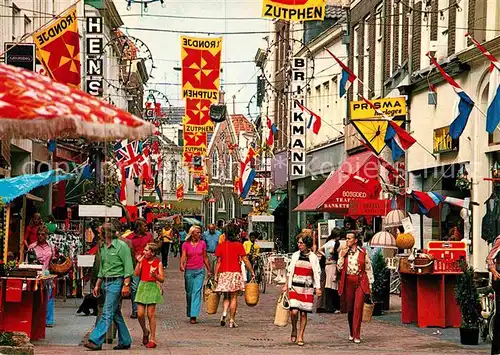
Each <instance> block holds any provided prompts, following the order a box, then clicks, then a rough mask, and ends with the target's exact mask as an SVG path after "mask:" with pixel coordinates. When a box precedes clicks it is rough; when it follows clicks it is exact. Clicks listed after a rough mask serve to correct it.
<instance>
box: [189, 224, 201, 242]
mask: <svg viewBox="0 0 500 355" xmlns="http://www.w3.org/2000/svg"><path fill="white" fill-rule="evenodd" d="M197 229H198V230H199V231H200V233H201V227H200V226H191V228H189V232H188V235H187V237H186V240H189V239H191V234H193V232H194V231H195V230H197Z"/></svg>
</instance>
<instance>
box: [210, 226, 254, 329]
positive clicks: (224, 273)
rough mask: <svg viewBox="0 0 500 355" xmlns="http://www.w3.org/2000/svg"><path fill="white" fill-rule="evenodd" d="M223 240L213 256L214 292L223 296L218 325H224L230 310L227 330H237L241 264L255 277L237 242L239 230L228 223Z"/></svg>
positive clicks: (243, 285) (240, 245) (241, 289)
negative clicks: (214, 258) (236, 319)
mask: <svg viewBox="0 0 500 355" xmlns="http://www.w3.org/2000/svg"><path fill="white" fill-rule="evenodd" d="M224 235H225V240H224V242H222V243H221V244H219V245H218V246H217V249H216V250H215V256H216V257H217V264H216V265H215V280H216V281H217V282H218V283H217V288H216V290H215V291H216V292H221V293H223V294H224V302H223V312H222V317H221V319H220V325H221V326H225V325H226V316H227V309H228V308H230V318H229V328H237V327H238V325H237V324H236V323H235V321H234V320H235V317H236V310H237V308H238V295H239V294H240V292H241V291H244V290H245V282H244V281H243V273H242V271H241V262H242V261H243V262H244V263H245V266H246V267H247V270H250V275H251V276H252V278H254V277H255V272H254V271H253V268H252V265H251V264H250V261H248V257H247V255H246V253H245V249H244V248H243V244H241V243H240V242H239V240H238V238H239V236H240V228H239V227H238V226H237V225H236V224H234V223H230V224H228V225H226V227H225V228H224Z"/></svg>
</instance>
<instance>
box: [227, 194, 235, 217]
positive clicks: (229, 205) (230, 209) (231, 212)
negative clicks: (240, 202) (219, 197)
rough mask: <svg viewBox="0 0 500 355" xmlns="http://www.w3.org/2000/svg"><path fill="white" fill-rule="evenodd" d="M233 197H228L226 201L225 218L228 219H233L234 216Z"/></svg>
mask: <svg viewBox="0 0 500 355" xmlns="http://www.w3.org/2000/svg"><path fill="white" fill-rule="evenodd" d="M234 208H235V206H234V197H233V196H229V197H228V201H227V218H228V219H234V218H235V215H234Z"/></svg>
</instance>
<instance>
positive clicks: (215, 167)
mask: <svg viewBox="0 0 500 355" xmlns="http://www.w3.org/2000/svg"><path fill="white" fill-rule="evenodd" d="M212 177H213V178H214V179H218V178H219V153H218V152H217V149H215V150H214V153H213V154H212Z"/></svg>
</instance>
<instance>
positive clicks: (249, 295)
mask: <svg viewBox="0 0 500 355" xmlns="http://www.w3.org/2000/svg"><path fill="white" fill-rule="evenodd" d="M259 294H260V290H259V284H258V283H256V282H255V281H254V280H252V281H250V282H249V283H247V284H246V285H245V302H246V304H247V306H250V307H253V306H256V305H257V303H259Z"/></svg>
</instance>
